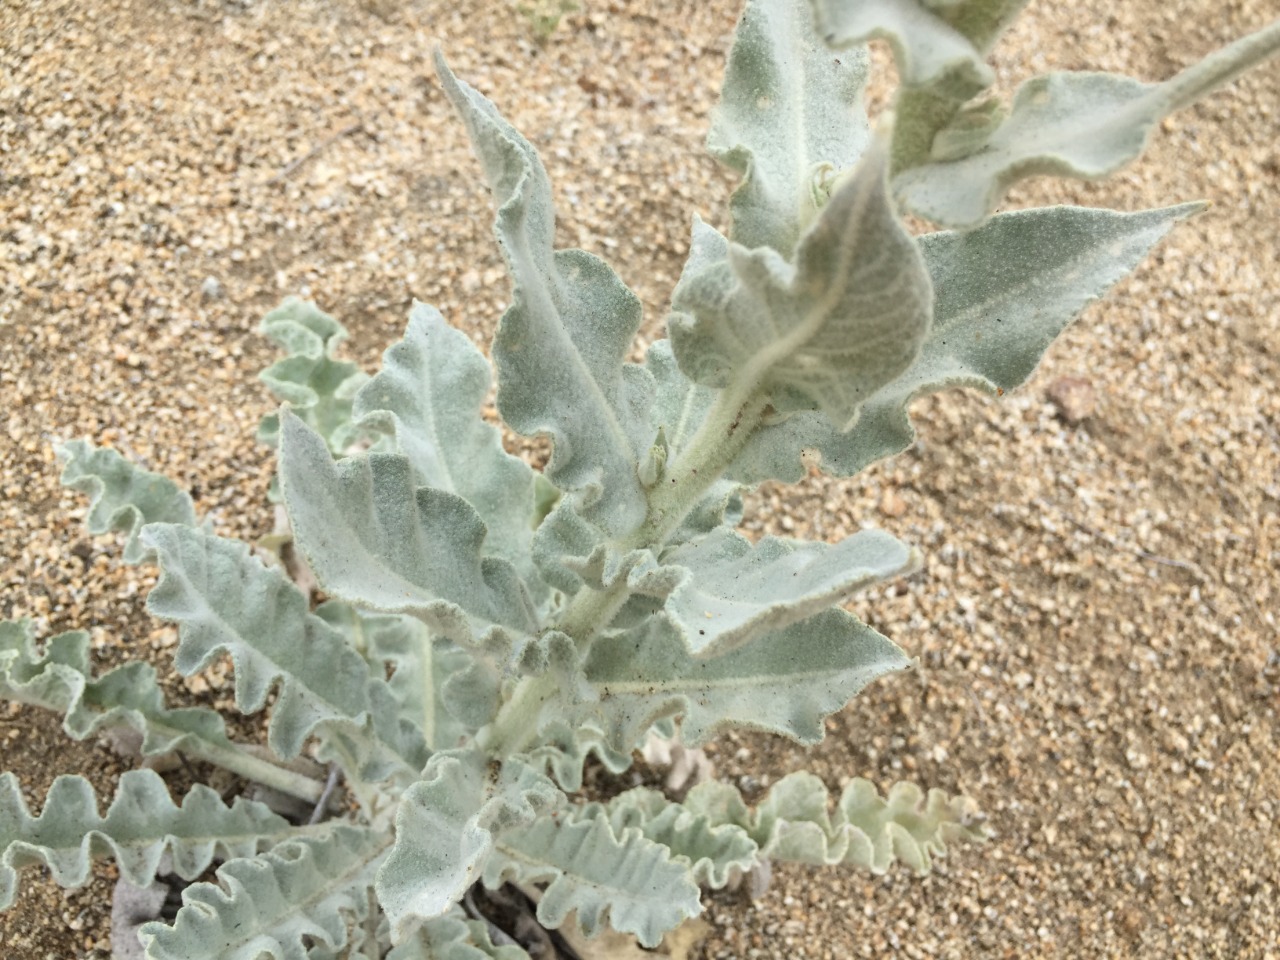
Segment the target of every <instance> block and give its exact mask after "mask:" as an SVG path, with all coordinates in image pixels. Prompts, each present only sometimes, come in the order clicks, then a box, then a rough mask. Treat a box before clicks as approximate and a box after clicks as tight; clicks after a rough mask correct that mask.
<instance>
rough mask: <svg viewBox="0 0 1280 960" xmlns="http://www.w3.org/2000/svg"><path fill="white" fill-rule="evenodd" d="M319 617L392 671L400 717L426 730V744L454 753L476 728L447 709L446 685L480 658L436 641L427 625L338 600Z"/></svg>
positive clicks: (319, 610)
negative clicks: (359, 607) (463, 721)
mask: <svg viewBox="0 0 1280 960" xmlns="http://www.w3.org/2000/svg"><path fill="white" fill-rule="evenodd" d="M316 616H318V617H320V618H321V619H322V620H324V621H326V622H327V623H330V624H332V625H333V626H334V627H336V628H337V629H339V630H341V631H342V632H343V633H344V634H345V635H346V637H347V639H348V642H350V643H351V644H352V646H353V647H354V648H355V649H356V650H358V651H359V652H360V653H361V654H362V655H363V656H364V657H365V659H366V660H368V661H369V662H370V663H373V664H377V665H378V667H380V668H382V669H383V670H385V669H386V668H387V667H391V668H392V670H393V672H392V674H391V676H390V678H389V679H388V680H387V687H388V688H389V689H390V690H391V694H392V696H394V697H395V700H396V703H397V704H398V705H399V707H400V715H401V716H402V717H404V718H405V719H407V720H409V721H411V722H412V723H413V724H414V725H415V726H416V727H418V728H419V729H421V730H422V734H423V739H424V740H425V741H426V743H427V746H428V747H430V748H431V749H432V750H433V751H434V750H451V749H453V748H454V747H457V746H458V745H459V743H460V741H461V740H462V738H463V737H465V736H467V735H468V734H470V733H474V732H475V728H472V727H468V726H467V725H465V724H463V723H460V722H459V721H458V719H457V718H456V717H454V716H453V715H452V714H451V713H449V711H448V710H447V709H445V705H444V696H443V693H442V690H443V687H444V686H445V684H446V683H447V682H448V681H449V678H450V677H452V676H453V675H454V674H457V673H461V672H462V671H464V670H466V669H467V668H468V667H470V666H471V665H472V664H473V663H474V662H475V656H474V654H473V653H471V652H468V651H463V650H460V649H459V648H457V647H455V646H454V645H453V644H452V643H450V642H449V641H448V640H438V639H437V640H433V639H432V637H431V632H430V631H429V630H428V629H427V626H426V624H424V623H422V621H420V620H416V619H414V618H413V617H407V616H401V615H399V614H384V613H367V612H365V611H363V610H357V609H356V608H355V607H352V606H351V605H349V604H346V603H342V602H341V601H338V600H329V601H327V602H325V603H322V604H321V605H320V606H319V607H317V608H316Z"/></svg>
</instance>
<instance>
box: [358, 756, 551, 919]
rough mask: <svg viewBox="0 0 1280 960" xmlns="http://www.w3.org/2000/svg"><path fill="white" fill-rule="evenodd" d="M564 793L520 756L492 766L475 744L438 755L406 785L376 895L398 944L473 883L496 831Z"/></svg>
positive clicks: (513, 824) (529, 815)
mask: <svg viewBox="0 0 1280 960" xmlns="http://www.w3.org/2000/svg"><path fill="white" fill-rule="evenodd" d="M562 797H563V794H561V792H560V791H559V790H558V789H557V788H556V786H555V784H553V783H552V782H551V781H550V780H548V779H547V778H546V777H545V776H543V775H542V774H540V773H538V772H537V771H536V770H535V769H534V768H533V767H531V766H529V765H528V764H527V763H525V762H523V761H522V760H521V759H519V758H509V759H508V760H507V761H506V762H505V763H503V764H501V767H500V768H499V765H498V761H496V760H494V761H488V760H487V758H486V757H485V755H484V754H482V753H480V752H479V751H476V750H455V751H450V752H448V753H437V754H436V755H435V756H433V757H432V758H431V761H430V763H429V764H428V765H427V768H426V770H425V771H424V773H423V778H422V779H421V780H420V781H418V782H417V783H415V784H414V785H413V786H411V787H410V788H409V789H408V790H407V791H405V794H404V797H403V799H402V800H401V802H400V809H399V811H398V812H397V814H396V843H395V848H394V849H393V850H392V852H391V854H390V856H388V857H387V861H386V863H385V864H384V865H383V866H382V868H381V869H380V870H379V871H378V882H377V890H378V900H379V902H380V903H381V904H382V907H383V909H384V910H385V911H386V913H387V917H388V918H389V919H390V921H391V926H392V937H393V939H394V940H396V941H397V942H399V941H401V940H404V939H405V938H406V937H409V936H411V935H413V933H414V931H415V930H417V929H418V928H419V926H420V925H421V924H422V923H423V922H424V921H426V920H430V919H432V918H434V917H440V916H443V915H444V914H445V913H446V912H447V911H448V909H449V907H450V905H451V904H454V903H456V902H458V901H459V900H461V899H462V895H463V893H465V892H466V889H467V888H468V887H469V886H471V884H472V883H473V882H475V880H476V878H477V877H479V875H480V872H481V871H482V870H483V869H484V865H485V863H486V861H487V860H488V858H489V855H490V854H491V852H492V850H493V844H494V837H495V835H498V834H501V833H502V832H504V831H508V830H511V829H512V828H514V827H517V826H518V825H520V824H524V823H528V822H529V821H530V820H532V819H533V818H534V817H535V816H536V815H537V814H538V813H539V812H540V811H542V810H544V809H546V808H547V807H549V806H551V805H552V804H554V803H556V802H558V801H559V800H560V799H561V798H562Z"/></svg>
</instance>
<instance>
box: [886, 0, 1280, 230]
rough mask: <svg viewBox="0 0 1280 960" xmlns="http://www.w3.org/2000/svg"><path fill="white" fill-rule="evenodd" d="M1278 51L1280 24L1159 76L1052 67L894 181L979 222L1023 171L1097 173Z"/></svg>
mask: <svg viewBox="0 0 1280 960" xmlns="http://www.w3.org/2000/svg"><path fill="white" fill-rule="evenodd" d="M1278 50H1280V22H1277V23H1275V24H1273V25H1271V26H1270V27H1268V28H1267V29H1265V30H1262V31H1259V32H1258V33H1255V34H1253V35H1252V36H1248V37H1245V38H1243V39H1241V40H1238V41H1236V42H1235V43H1233V44H1231V45H1230V46H1227V47H1225V48H1223V49H1222V50H1219V51H1217V52H1216V53H1214V54H1211V55H1210V56H1208V57H1206V58H1205V59H1204V60H1202V61H1200V62H1199V63H1197V64H1195V65H1194V66H1191V67H1188V68H1187V69H1186V70H1184V71H1182V73H1180V74H1178V75H1177V76H1176V77H1174V78H1173V79H1171V80H1168V81H1166V82H1165V83H1156V84H1148V83H1141V82H1139V81H1137V80H1134V79H1132V78H1130V77H1124V76H1119V75H1117V74H1109V73H1051V74H1047V75H1045V76H1040V77H1035V78H1033V79H1031V80H1028V81H1027V82H1026V83H1024V84H1023V85H1022V86H1021V87H1019V88H1018V91H1017V92H1016V93H1015V94H1014V98H1013V106H1012V107H1011V109H1010V111H1009V116H1008V119H1006V120H1005V121H1004V123H1002V124H1001V125H1000V126H999V127H997V128H996V129H995V130H994V131H993V132H992V133H991V134H990V136H988V137H985V138H984V140H983V142H982V146H981V148H980V149H978V150H976V151H975V152H974V153H972V154H970V155H969V156H966V157H963V158H960V159H955V160H950V161H948V162H942V163H927V164H924V165H922V166H918V167H914V168H912V169H910V170H904V171H903V172H902V173H901V174H900V175H898V176H897V177H895V178H894V182H893V189H894V192H895V194H896V195H897V196H898V197H899V199H900V200H901V201H902V202H903V203H904V204H905V205H906V206H907V207H909V208H910V209H911V210H912V211H913V212H915V213H917V214H919V215H920V216H922V217H927V218H929V219H930V220H933V221H934V222H936V223H940V224H943V225H944V226H949V227H972V226H976V225H977V224H979V223H981V222H982V221H983V220H984V219H985V218H986V217H987V215H988V214H990V213H991V211H993V210H994V209H995V208H996V206H997V205H998V204H999V203H1000V200H1001V198H1002V197H1003V196H1004V194H1005V191H1006V190H1008V188H1009V187H1010V186H1011V185H1013V184H1014V183H1016V182H1017V181H1018V180H1022V179H1025V178H1026V177H1033V176H1042V175H1053V176H1063V177H1080V178H1084V179H1088V180H1096V179H1101V178H1102V177H1106V176H1108V175H1109V174H1111V173H1114V172H1115V171H1117V170H1119V169H1120V168H1121V167H1123V166H1125V165H1126V164H1127V163H1129V162H1130V161H1132V160H1134V159H1135V158H1137V157H1138V156H1139V155H1140V154H1141V153H1142V151H1143V150H1144V149H1145V148H1146V145H1147V141H1148V139H1149V138H1150V136H1151V133H1152V132H1153V131H1154V129H1155V127H1156V125H1157V124H1158V123H1159V122H1160V120H1161V119H1163V118H1164V117H1165V116H1167V115H1168V114H1170V113H1173V112H1174V111H1175V110H1180V109H1182V108H1183V107H1187V106H1189V105H1190V104H1192V103H1194V102H1195V101H1196V100H1199V99H1200V98H1201V97H1203V96H1205V95H1207V94H1209V93H1211V92H1212V91H1214V90H1216V89H1217V88H1218V87H1220V86H1222V85H1223V84H1226V83H1228V82H1230V81H1231V80H1233V79H1235V77H1237V76H1239V75H1240V74H1241V73H1243V72H1244V71H1245V70H1247V69H1249V68H1250V67H1252V66H1255V65H1256V64H1258V63H1260V62H1261V61H1263V60H1265V59H1267V58H1268V57H1270V56H1273V55H1274V54H1275V53H1276V52H1277V51H1278Z"/></svg>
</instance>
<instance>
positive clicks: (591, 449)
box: [436, 54, 653, 536]
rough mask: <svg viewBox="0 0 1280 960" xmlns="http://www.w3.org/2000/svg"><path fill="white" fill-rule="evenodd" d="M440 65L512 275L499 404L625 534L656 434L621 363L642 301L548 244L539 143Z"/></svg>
mask: <svg viewBox="0 0 1280 960" xmlns="http://www.w3.org/2000/svg"><path fill="white" fill-rule="evenodd" d="M436 70H437V72H438V73H439V75H440V79H441V82H442V83H443V84H444V88H445V93H446V94H447V95H448V96H449V99H450V100H451V101H452V102H453V105H454V107H455V108H456V109H457V111H458V113H459V114H460V115H461V117H462V120H463V122H464V123H465V124H466V126H467V131H468V133H469V134H470V136H471V142H472V145H473V147H474V148H475V152H476V154H477V155H478V156H479V158H480V162H481V164H482V165H483V167H484V170H485V174H486V176H487V177H488V180H489V185H490V188H491V189H492V190H493V195H494V201H495V202H496V204H497V206H498V214H497V221H496V224H495V228H494V229H495V232H496V233H497V236H498V241H499V243H500V244H501V246H502V251H503V254H504V256H505V257H506V259H507V265H508V267H509V269H510V271H511V276H512V279H513V281H514V290H513V293H512V305H511V307H510V309H508V310H507V312H506V313H505V314H504V315H503V317H502V321H501V323H500V324H499V326H498V333H497V336H496V337H495V339H494V343H493V358H494V361H495V363H496V364H497V368H498V409H499V410H500V411H501V413H502V417H503V419H504V420H506V422H507V423H508V424H510V425H511V427H512V428H513V429H515V430H517V431H519V432H520V433H522V434H524V435H526V436H532V435H534V434H541V433H545V434H548V435H550V436H551V438H552V441H553V442H554V445H555V448H554V452H553V454H552V457H551V462H550V463H549V464H547V468H546V474H547V477H548V479H550V480H551V481H552V482H553V483H555V484H556V486H558V487H560V488H561V489H564V490H575V491H581V508H582V510H583V513H584V515H585V516H586V517H587V519H589V520H591V521H592V522H593V523H596V524H597V525H598V526H599V527H601V529H603V530H604V531H605V532H606V533H607V534H609V535H610V536H618V535H624V534H627V533H630V532H631V531H632V530H634V529H635V528H636V527H638V526H639V525H640V523H641V522H642V521H643V520H644V516H645V509H646V500H645V495H644V488H643V487H642V486H641V483H640V478H639V475H638V473H637V467H638V465H639V462H640V460H641V458H642V457H643V456H644V455H645V454H647V452H648V450H649V447H650V444H651V443H652V441H653V437H652V435H651V434H649V433H648V431H647V430H646V429H645V426H646V419H647V418H646V410H647V407H648V405H649V403H650V399H651V395H652V390H653V385H652V383H651V382H650V380H649V378H648V376H647V375H646V374H645V372H644V370H643V369H642V368H641V367H638V366H636V365H634V364H628V363H624V362H623V360H624V358H625V357H626V354H627V351H628V350H629V349H630V347H631V344H632V341H633V340H634V339H635V336H636V332H637V331H638V330H639V328H640V301H639V300H638V299H637V298H636V296H635V294H633V293H632V292H631V291H630V290H629V289H627V287H626V286H625V285H624V284H623V283H622V281H620V280H619V279H618V278H617V276H616V275H615V274H614V273H613V271H612V270H611V269H610V268H609V266H608V265H607V264H606V263H605V262H604V261H603V260H601V259H599V258H598V257H595V256H592V255H591V254H589V253H586V252H584V251H582V250H563V251H557V250H556V249H555V248H554V246H553V241H554V239H555V237H554V234H555V213H554V210H553V209H552V203H551V185H550V182H549V181H548V179H547V172H546V170H545V169H544V168H543V166H542V161H541V160H539V159H538V155H537V152H536V151H535V150H534V149H533V147H532V145H530V143H529V142H528V141H527V140H525V139H524V137H522V136H521V135H520V134H519V133H518V132H517V131H516V130H515V129H514V128H513V127H512V126H511V125H510V124H509V123H507V122H506V121H505V120H504V119H502V117H501V116H500V115H499V114H498V111H497V110H496V109H495V108H494V106H493V104H492V103H490V102H489V101H488V100H486V99H485V98H484V97H483V96H481V95H480V94H479V93H477V92H476V91H475V90H473V89H472V88H471V87H469V86H467V85H466V84H465V83H462V82H461V81H459V80H458V79H457V78H456V77H454V75H453V74H452V73H451V72H450V70H449V67H448V65H447V64H446V63H445V62H444V58H443V57H442V56H440V55H439V54H437V55H436Z"/></svg>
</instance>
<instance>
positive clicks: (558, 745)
mask: <svg viewBox="0 0 1280 960" xmlns="http://www.w3.org/2000/svg"><path fill="white" fill-rule="evenodd" d="M538 739H539V743H538V745H537V746H536V747H534V748H533V749H532V750H531V751H530V753H529V756H530V757H531V758H532V759H533V760H535V761H537V762H539V763H542V764H544V765H545V768H546V770H547V771H548V773H549V774H550V776H552V777H553V778H554V779H555V781H556V783H558V784H559V785H560V787H561V789H562V790H564V791H566V792H568V793H576V792H577V791H579V790H581V789H582V782H583V772H584V767H585V765H586V763H587V760H588V759H589V758H590V757H591V756H593V755H594V756H595V758H596V759H597V760H598V761H599V762H600V764H601V765H602V766H603V767H604V768H605V769H606V770H608V771H609V772H610V773H613V774H619V773H625V772H626V771H627V770H629V769H630V768H631V763H632V754H631V751H630V750H614V749H613V748H612V747H610V746H609V744H608V743H607V742H606V740H607V738H606V736H605V733H604V731H603V730H602V729H600V727H599V726H591V725H590V724H583V725H580V726H570V725H569V724H568V723H567V722H565V721H564V720H563V719H561V720H557V721H552V722H551V723H549V724H547V725H546V726H544V727H543V728H542V729H541V731H540V732H539V737H538Z"/></svg>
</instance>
